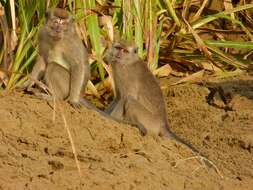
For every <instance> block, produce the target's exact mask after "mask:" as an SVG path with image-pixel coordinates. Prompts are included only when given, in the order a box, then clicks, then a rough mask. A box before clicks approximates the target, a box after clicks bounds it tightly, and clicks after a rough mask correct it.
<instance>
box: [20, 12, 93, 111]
mask: <svg viewBox="0 0 253 190" xmlns="http://www.w3.org/2000/svg"><path fill="white" fill-rule="evenodd" d="M38 44H39V55H38V57H37V61H36V63H35V65H34V67H33V70H32V73H31V77H30V78H31V79H28V81H26V82H25V84H24V85H23V86H22V87H23V88H28V87H30V86H32V85H33V84H34V81H33V80H32V79H35V80H40V79H43V81H44V82H45V84H46V85H47V86H48V87H49V89H50V91H51V93H52V95H53V96H54V97H55V98H56V99H57V100H67V101H68V102H69V103H70V104H71V105H72V106H74V107H79V106H80V104H85V102H86V100H84V99H83V100H82V101H81V99H80V94H81V91H82V89H83V87H85V86H86V84H87V82H88V80H89V77H90V67H89V63H88V55H87V50H86V48H85V46H84V44H83V42H82V40H81V39H80V38H79V37H78V34H77V32H76V30H75V26H74V21H73V18H72V17H71V16H70V15H69V14H68V12H67V11H66V10H64V9H60V8H55V9H53V10H50V11H49V12H47V15H46V23H45V24H44V26H42V27H41V28H40V30H39V32H38ZM86 103H88V102H86Z"/></svg>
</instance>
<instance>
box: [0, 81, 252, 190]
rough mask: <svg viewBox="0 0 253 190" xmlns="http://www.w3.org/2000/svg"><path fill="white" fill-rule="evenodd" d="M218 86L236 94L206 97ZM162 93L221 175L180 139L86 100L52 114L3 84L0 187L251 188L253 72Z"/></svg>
mask: <svg viewBox="0 0 253 190" xmlns="http://www.w3.org/2000/svg"><path fill="white" fill-rule="evenodd" d="M165 84H166V83H165ZM163 85H164V84H163ZM166 86H168V85H167V84H166ZM217 86H222V89H223V90H224V92H225V94H229V95H230V96H231V98H230V99H231V101H230V103H229V104H228V105H224V103H223V102H222V101H221V98H220V97H219V96H218V95H217V94H216V95H215V96H214V101H213V102H214V104H215V105H218V106H215V105H209V104H208V103H207V100H206V98H207V97H208V95H209V93H210V90H211V89H213V88H216V87H217ZM165 95H166V100H167V105H168V117H169V122H170V125H171V128H172V129H173V131H175V132H176V133H177V134H178V135H179V136H180V137H181V138H183V139H185V140H186V141H187V142H191V143H192V144H193V145H194V146H195V147H196V148H197V149H198V150H200V151H201V152H202V153H203V154H204V155H206V156H207V157H208V158H209V159H210V160H211V161H212V162H213V163H214V164H215V165H216V166H217V168H218V169H219V170H220V172H221V175H222V176H223V178H221V176H220V175H219V174H218V173H217V171H215V169H214V168H205V167H204V166H203V165H201V163H200V162H198V161H197V160H196V159H187V158H191V157H192V156H194V155H193V154H192V152H191V151H190V150H189V149H188V148H186V147H185V146H183V145H181V144H180V143H176V142H174V141H170V140H168V139H162V138H158V139H154V138H153V137H150V136H146V137H142V136H141V135H140V134H139V133H138V131H137V129H135V128H133V127H131V126H128V125H123V124H118V123H116V122H114V121H111V120H108V119H106V118H103V117H101V116H100V115H99V114H97V113H95V112H93V111H91V110H87V109H85V108H82V109H81V110H74V109H73V108H72V107H70V106H69V105H68V104H67V103H61V104H60V105H57V107H56V118H55V121H53V104H52V103H47V102H45V101H43V100H39V99H37V98H35V97H33V96H30V95H24V94H22V93H17V92H2V93H1V94H0V189H10V190H12V189H13V190H14V189H36V190H40V189H54V190H58V189H93V190H96V189H97V190H110V189H126V190H127V189H136V190H137V189H139V190H143V189H147V190H149V189H152V190H153V189H159V190H160V189H164V190H168V189H172V190H182V189H187V190H189V189H190V190H203V189H205V190H217V189H223V190H226V189H228V190H229V189H233V190H236V189H238V190H239V189H240V190H244V189H245V190H247V189H248V190H250V189H252V188H253V151H252V150H253V148H252V147H253V78H252V77H241V78H235V79H229V80H220V81H213V82H212V83H208V84H206V85H193V84H192V85H178V86H174V87H169V88H167V90H165ZM226 106H227V107H228V108H229V109H228V110H227V109H225V108H226ZM60 108H61V109H62V110H63V111H61V109H60ZM223 108H224V109H223ZM226 110H227V111H226ZM62 113H63V115H64V116H65V118H66V122H67V125H68V127H69V129H70V131H71V134H72V137H73V140H74V143H75V148H76V150H77V154H78V159H79V163H80V167H81V172H82V176H81V177H79V173H78V170H77V167H76V163H75V160H74V156H73V151H72V149H71V144H70V141H69V138H68V133H67V130H66V128H65V125H64V122H63V118H62ZM183 160H184V161H183ZM175 163H176V167H175Z"/></svg>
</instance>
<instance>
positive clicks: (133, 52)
mask: <svg viewBox="0 0 253 190" xmlns="http://www.w3.org/2000/svg"><path fill="white" fill-rule="evenodd" d="M105 59H106V62H107V63H109V64H111V66H112V77H113V81H114V88H115V89H114V91H115V97H114V100H113V102H112V103H111V104H110V106H109V107H108V109H107V110H106V112H107V113H108V114H109V115H110V116H111V117H113V118H116V119H117V120H121V121H124V122H127V123H130V124H133V125H134V126H137V127H138V128H139V130H140V131H141V133H143V134H146V133H148V134H151V135H154V136H158V135H159V136H166V137H169V138H172V139H175V140H176V141H179V142H181V143H183V144H185V145H186V146H187V147H189V148H191V149H192V150H193V151H194V152H198V151H197V150H196V149H195V148H194V147H192V146H191V145H189V144H188V143H186V142H184V141H183V140H181V139H180V138H179V137H177V136H176V135H175V134H174V133H173V132H172V131H171V130H170V129H169V124H168V120H167V112H166V108H165V101H164V98H163V94H162V91H161V89H160V86H159V84H158V82H157V80H156V78H155V77H154V76H153V74H152V73H151V72H150V70H149V69H148V67H147V65H146V64H145V63H144V62H143V61H142V60H141V59H140V58H139V56H138V55H137V48H136V47H135V46H134V45H133V44H132V43H130V42H127V41H118V42H114V43H113V44H112V46H111V47H110V48H109V49H108V50H107V52H106V57H105Z"/></svg>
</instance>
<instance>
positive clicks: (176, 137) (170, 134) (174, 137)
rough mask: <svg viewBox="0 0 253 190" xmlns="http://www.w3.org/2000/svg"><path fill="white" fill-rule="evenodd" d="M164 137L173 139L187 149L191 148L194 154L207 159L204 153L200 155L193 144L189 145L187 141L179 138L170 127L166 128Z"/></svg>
mask: <svg viewBox="0 0 253 190" xmlns="http://www.w3.org/2000/svg"><path fill="white" fill-rule="evenodd" d="M163 135H164V136H165V137H168V138H170V139H173V140H175V141H177V142H180V143H181V144H183V145H185V146H186V147H188V148H190V149H191V150H192V151H193V153H195V154H196V155H198V156H201V157H206V156H204V155H202V153H200V152H199V150H197V149H196V148H195V147H194V146H193V145H192V144H191V143H188V142H186V141H185V140H183V139H182V138H180V137H179V136H177V135H176V134H175V133H174V132H173V131H171V130H170V129H169V127H168V126H166V128H165V130H164V131H163Z"/></svg>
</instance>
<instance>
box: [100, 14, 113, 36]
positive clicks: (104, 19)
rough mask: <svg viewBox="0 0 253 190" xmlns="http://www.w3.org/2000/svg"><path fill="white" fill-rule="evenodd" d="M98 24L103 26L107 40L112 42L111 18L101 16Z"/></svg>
mask: <svg viewBox="0 0 253 190" xmlns="http://www.w3.org/2000/svg"><path fill="white" fill-rule="evenodd" d="M99 22H100V24H101V25H102V26H105V28H106V30H107V34H108V37H109V39H110V40H111V41H113V38H114V36H113V24H112V17H111V16H106V15H104V16H101V17H99Z"/></svg>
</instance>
